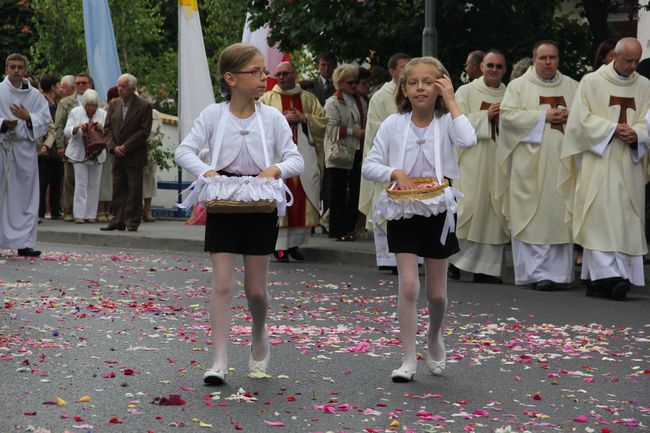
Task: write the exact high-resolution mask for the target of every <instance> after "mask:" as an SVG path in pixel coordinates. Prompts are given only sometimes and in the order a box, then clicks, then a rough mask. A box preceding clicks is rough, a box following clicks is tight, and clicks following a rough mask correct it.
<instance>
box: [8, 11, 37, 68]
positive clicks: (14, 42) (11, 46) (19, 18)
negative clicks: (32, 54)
mask: <svg viewBox="0 0 650 433" xmlns="http://www.w3.org/2000/svg"><path fill="white" fill-rule="evenodd" d="M0 11H2V13H0V58H2V61H4V59H5V58H6V57H7V56H8V55H9V54H11V53H22V54H28V53H29V46H30V45H31V43H32V39H33V28H32V19H33V13H32V10H31V9H30V8H29V4H28V2H27V1H26V0H0Z"/></svg>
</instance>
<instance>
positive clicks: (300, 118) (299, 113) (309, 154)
mask: <svg viewBox="0 0 650 433" xmlns="http://www.w3.org/2000/svg"><path fill="white" fill-rule="evenodd" d="M276 79H277V84H276V85H275V86H274V87H273V89H272V90H270V91H268V92H266V93H265V94H264V95H262V97H261V98H260V102H261V103H263V104H266V105H270V106H272V107H275V108H277V109H278V110H280V111H281V112H282V114H284V117H285V118H286V119H287V122H288V123H289V126H291V131H292V133H293V142H294V143H296V145H297V146H298V151H299V152H300V154H301V155H302V157H303V159H304V161H305V169H304V170H303V171H302V172H301V173H300V175H299V176H295V177H292V178H289V179H285V183H286V185H287V187H288V188H289V190H290V191H291V193H292V195H293V205H292V206H290V207H288V208H287V213H286V215H285V216H284V217H282V218H281V219H280V230H279V232H278V240H277V243H276V246H275V249H276V252H275V256H276V258H277V259H278V260H279V261H282V262H287V261H288V260H289V256H291V257H292V258H293V259H295V260H304V258H305V257H304V255H303V253H302V252H301V251H300V249H299V247H300V246H301V245H305V244H306V243H307V242H309V237H310V236H311V229H312V228H313V227H316V226H317V225H318V223H319V212H318V207H319V203H320V191H321V181H322V173H323V167H321V166H319V160H320V161H322V160H324V159H323V158H319V154H321V153H322V152H323V136H324V135H325V126H326V125H327V113H326V112H325V109H324V108H323V107H322V106H321V105H320V102H318V98H316V96H315V95H314V94H313V93H309V92H304V91H303V90H302V89H301V88H300V86H299V85H298V84H296V69H295V67H294V66H293V65H292V64H291V63H290V62H282V63H280V64H279V65H278V66H277V68H276Z"/></svg>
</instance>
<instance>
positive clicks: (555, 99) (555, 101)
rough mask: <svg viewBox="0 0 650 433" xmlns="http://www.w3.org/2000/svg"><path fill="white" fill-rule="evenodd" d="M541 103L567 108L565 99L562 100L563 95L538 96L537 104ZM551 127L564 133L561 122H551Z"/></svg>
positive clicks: (552, 106)
mask: <svg viewBox="0 0 650 433" xmlns="http://www.w3.org/2000/svg"><path fill="white" fill-rule="evenodd" d="M543 104H548V105H550V106H551V108H557V107H560V106H561V107H564V108H567V105H566V101H565V100H564V96H540V97H539V105H543ZM551 129H556V130H558V131H560V132H561V133H562V134H564V125H562V124H559V125H558V124H557V123H552V124H551Z"/></svg>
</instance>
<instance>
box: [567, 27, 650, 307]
mask: <svg viewBox="0 0 650 433" xmlns="http://www.w3.org/2000/svg"><path fill="white" fill-rule="evenodd" d="M641 51H642V48H641V44H640V43H639V41H637V40H636V39H634V38H624V39H621V40H620V41H618V43H617V44H616V48H615V52H616V55H615V59H614V61H613V62H612V63H610V64H608V65H603V66H601V67H600V68H599V69H598V70H596V71H595V72H593V73H591V74H588V75H586V76H585V77H584V78H583V79H582V81H581V82H580V86H579V87H578V92H577V94H576V98H575V100H574V102H573V105H572V106H571V115H570V116H569V121H568V123H567V130H566V137H565V141H564V149H563V152H562V162H563V167H562V168H563V171H562V176H561V178H560V184H559V186H560V190H561V191H562V192H563V193H564V194H565V195H566V197H567V199H568V201H569V207H568V212H567V216H568V218H567V220H568V222H569V223H570V225H571V227H572V229H573V236H574V238H575V242H576V243H577V244H580V245H582V246H583V247H584V256H583V259H582V275H581V278H582V279H583V280H585V282H586V284H587V294H588V295H591V294H595V293H596V292H601V293H604V294H607V295H610V296H611V297H612V298H614V299H623V298H625V296H626V294H627V292H628V291H629V288H630V283H631V284H633V285H636V286H643V285H644V284H645V279H644V274H643V255H644V254H646V253H647V252H648V247H647V244H646V237H645V229H644V227H645V184H646V183H647V182H648V179H649V176H648V161H649V156H648V145H649V144H650V142H649V139H648V128H649V126H648V122H650V114H648V113H649V110H650V81H648V79H646V78H644V77H642V76H640V75H639V74H638V73H636V72H635V70H636V68H637V66H638V63H639V59H640V58H641Z"/></svg>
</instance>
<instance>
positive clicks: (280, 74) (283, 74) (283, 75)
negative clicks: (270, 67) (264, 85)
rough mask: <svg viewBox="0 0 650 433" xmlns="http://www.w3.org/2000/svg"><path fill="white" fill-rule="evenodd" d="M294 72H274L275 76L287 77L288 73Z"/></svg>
mask: <svg viewBox="0 0 650 433" xmlns="http://www.w3.org/2000/svg"><path fill="white" fill-rule="evenodd" d="M293 74H295V72H288V71H282V72H276V73H275V78H284V77H288V76H289V75H293Z"/></svg>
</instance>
